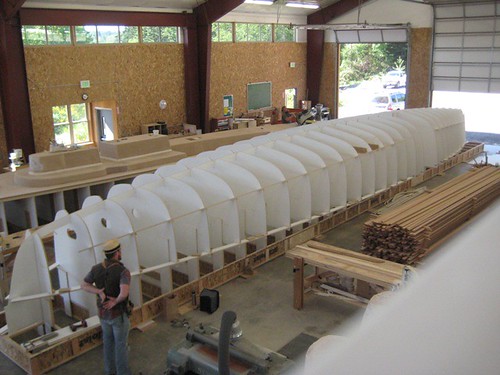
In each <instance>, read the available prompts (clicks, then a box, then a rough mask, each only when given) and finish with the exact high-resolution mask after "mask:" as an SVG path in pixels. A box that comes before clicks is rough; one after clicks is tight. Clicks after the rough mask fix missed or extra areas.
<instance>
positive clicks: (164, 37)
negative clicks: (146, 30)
mask: <svg viewBox="0 0 500 375" xmlns="http://www.w3.org/2000/svg"><path fill="white" fill-rule="evenodd" d="M177 41H178V37H177V27H175V26H162V27H160V42H161V43H177Z"/></svg>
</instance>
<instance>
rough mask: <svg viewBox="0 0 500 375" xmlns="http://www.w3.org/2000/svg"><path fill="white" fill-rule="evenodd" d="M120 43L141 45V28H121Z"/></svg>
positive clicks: (119, 29)
mask: <svg viewBox="0 0 500 375" xmlns="http://www.w3.org/2000/svg"><path fill="white" fill-rule="evenodd" d="M118 31H119V33H120V43H139V27H137V26H120V27H119V28H118Z"/></svg>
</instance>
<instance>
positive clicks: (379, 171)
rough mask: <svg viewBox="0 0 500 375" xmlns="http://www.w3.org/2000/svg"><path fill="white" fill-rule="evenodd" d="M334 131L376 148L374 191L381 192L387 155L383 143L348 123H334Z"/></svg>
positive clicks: (385, 182)
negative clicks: (341, 132)
mask: <svg viewBox="0 0 500 375" xmlns="http://www.w3.org/2000/svg"><path fill="white" fill-rule="evenodd" d="M334 127H335V128H336V129H339V130H342V131H344V132H346V133H350V134H352V135H356V136H358V137H360V138H362V139H363V140H364V141H365V142H366V143H368V144H369V145H375V146H377V148H376V149H375V150H373V156H374V160H375V191H376V192H378V191H382V190H384V189H386V188H387V181H388V178H387V166H388V164H387V153H386V150H385V148H384V144H383V142H382V141H381V140H380V139H378V138H377V137H376V136H375V135H373V134H371V133H369V132H367V131H366V130H361V129H357V128H355V127H353V126H350V125H349V123H348V122H347V123H336V124H335V125H334Z"/></svg>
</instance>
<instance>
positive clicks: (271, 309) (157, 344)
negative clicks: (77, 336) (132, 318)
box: [0, 164, 470, 375]
mask: <svg viewBox="0 0 500 375" xmlns="http://www.w3.org/2000/svg"><path fill="white" fill-rule="evenodd" d="M468 169H470V166H469V165H467V164H461V165H458V166H456V167H454V168H452V169H451V170H449V171H447V172H446V173H445V174H444V175H443V176H437V177H435V178H433V179H432V180H430V181H428V182H426V183H424V184H422V185H421V186H426V187H427V188H428V189H432V188H434V187H435V186H438V185H440V184H442V183H443V182H446V181H448V180H449V179H451V178H453V177H456V176H457V175H460V174H462V173H464V172H465V171H466V170H468ZM421 186H419V187H421ZM369 217H370V214H363V215H361V216H359V217H358V218H355V219H354V220H352V221H350V222H349V223H346V224H344V225H341V226H339V227H337V228H335V229H333V230H331V231H329V232H328V233H326V234H324V235H322V236H320V238H319V240H321V241H322V242H325V243H329V244H333V245H336V246H340V247H344V248H347V249H351V250H359V249H360V248H361V242H362V239H361V233H362V230H363V223H364V222H365V221H366V220H367V219H368V218H369ZM218 291H219V293H220V307H219V309H218V310H217V311H216V312H215V313H213V314H212V315H209V314H207V313H204V312H200V311H198V310H194V311H191V312H188V313H186V314H185V315H183V316H182V318H183V319H186V321H187V323H188V324H189V326H191V327H194V326H196V325H198V324H199V323H203V324H204V325H213V326H215V327H217V328H218V327H219V326H220V320H221V317H222V314H223V312H224V311H226V310H232V311H234V312H235V313H236V314H237V317H238V320H239V321H240V325H241V328H242V330H243V334H244V336H245V337H246V339H248V340H250V341H251V342H253V343H254V344H257V345H260V346H263V347H266V348H269V349H271V350H274V351H278V350H279V349H280V348H282V347H283V346H284V345H285V344H287V343H288V342H289V341H291V340H292V339H294V338H295V337H296V336H298V335H299V334H301V333H306V334H308V335H311V336H314V337H317V338H319V337H321V336H323V335H325V334H328V333H330V334H339V333H343V332H342V328H341V325H342V324H343V323H345V322H346V321H348V320H351V321H353V320H354V319H358V320H359V319H360V318H361V317H362V314H363V312H364V308H363V307H360V306H359V305H358V304H357V303H354V302H349V301H346V300H343V299H340V298H335V297H324V296H317V295H313V294H308V295H306V298H305V304H304V309H303V310H301V311H298V310H295V309H294V308H293V307H292V302H293V272H292V261H291V260H290V259H288V258H286V257H280V258H278V259H275V260H273V261H272V262H269V263H267V264H265V265H263V266H261V267H260V268H258V269H257V270H256V273H255V275H254V276H252V277H251V278H249V279H244V278H238V279H235V280H233V281H231V282H229V283H227V284H225V285H223V286H221V287H220V288H218ZM354 321H355V322H356V321H357V320H354ZM187 329H188V327H184V326H181V327H174V326H172V325H171V323H170V322H166V321H162V320H161V319H158V320H157V321H155V323H154V324H153V326H152V328H150V329H148V330H146V331H145V332H140V331H138V330H136V329H134V330H132V331H131V332H130V340H129V342H130V365H131V368H132V373H133V374H134V375H137V374H143V375H161V374H164V372H165V370H166V358H167V352H168V350H169V348H170V347H171V346H172V345H174V344H176V343H178V342H180V341H182V340H183V339H184V337H185V334H186V332H187ZM102 368H103V366H102V347H98V348H95V349H93V350H91V351H89V352H88V353H86V354H84V355H82V356H80V357H78V358H75V359H74V360H72V361H70V362H68V363H66V364H64V365H61V366H59V367H58V368H56V369H54V370H52V371H50V372H49V374H53V375H59V374H61V375H62V374H72V375H80V374H81V375H83V374H85V375H87V374H102V373H103V371H102ZM0 374H11V375H18V374H19V375H20V374H24V371H23V370H21V369H20V368H19V367H17V366H16V365H15V364H14V363H13V362H11V361H10V360H9V359H8V358H7V357H5V356H4V355H3V354H0Z"/></svg>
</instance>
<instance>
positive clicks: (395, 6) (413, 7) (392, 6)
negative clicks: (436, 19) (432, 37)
mask: <svg viewBox="0 0 500 375" xmlns="http://www.w3.org/2000/svg"><path fill="white" fill-rule="evenodd" d="M432 19H433V16H432V6H430V5H427V4H416V3H412V2H409V1H402V0H376V1H370V2H369V3H367V4H365V5H363V6H362V7H361V12H360V14H359V22H360V23H363V22H367V23H381V24H386V23H408V22H409V23H410V24H411V27H412V28H417V27H432ZM357 22H358V9H357V8H356V9H354V10H352V11H350V12H348V13H346V14H344V15H343V16H340V17H338V18H335V19H334V20H332V21H331V22H329V23H331V24H338V23H357Z"/></svg>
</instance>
